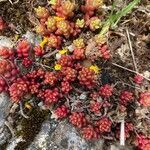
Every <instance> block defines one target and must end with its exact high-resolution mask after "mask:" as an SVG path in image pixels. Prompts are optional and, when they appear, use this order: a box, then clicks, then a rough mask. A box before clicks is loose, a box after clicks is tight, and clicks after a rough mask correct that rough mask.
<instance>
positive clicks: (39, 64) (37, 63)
mask: <svg viewBox="0 0 150 150" xmlns="http://www.w3.org/2000/svg"><path fill="white" fill-rule="evenodd" d="M34 64H35V65H38V66H42V67H43V68H44V67H45V68H49V69H52V68H51V67H50V66H47V65H44V64H41V63H39V62H36V63H34ZM45 68H44V69H45Z"/></svg>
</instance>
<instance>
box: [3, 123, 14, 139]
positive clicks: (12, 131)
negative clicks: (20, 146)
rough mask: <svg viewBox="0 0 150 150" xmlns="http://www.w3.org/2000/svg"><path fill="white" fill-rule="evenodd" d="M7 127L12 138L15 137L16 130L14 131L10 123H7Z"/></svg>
mask: <svg viewBox="0 0 150 150" xmlns="http://www.w3.org/2000/svg"><path fill="white" fill-rule="evenodd" d="M5 125H6V126H7V128H8V129H9V131H10V132H11V134H12V136H15V130H14V129H13V127H12V125H11V124H10V122H8V121H5Z"/></svg>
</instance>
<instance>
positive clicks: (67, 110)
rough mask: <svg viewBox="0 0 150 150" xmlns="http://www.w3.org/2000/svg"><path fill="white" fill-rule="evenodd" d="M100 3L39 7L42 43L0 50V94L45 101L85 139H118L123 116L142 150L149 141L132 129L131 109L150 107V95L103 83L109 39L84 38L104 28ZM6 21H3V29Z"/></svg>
mask: <svg viewBox="0 0 150 150" xmlns="http://www.w3.org/2000/svg"><path fill="white" fill-rule="evenodd" d="M102 3H103V1H102V0H85V3H84V4H83V5H82V6H79V5H77V4H76V3H75V2H72V1H71V0H66V1H61V0H55V1H50V6H49V7H50V8H48V7H47V8H45V7H41V6H39V7H38V8H36V9H35V13H36V17H37V18H38V20H39V24H37V26H36V27H35V29H36V33H37V34H40V36H41V38H42V41H40V42H39V43H38V44H37V43H36V44H33V43H32V44H31V43H30V42H29V41H27V39H25V38H24V39H20V40H19V41H18V42H17V43H16V46H14V48H13V49H8V48H6V47H0V66H1V67H0V92H4V91H6V92H8V93H9V95H10V97H11V100H12V101H13V102H16V103H17V102H19V101H22V102H24V101H28V100H29V99H30V98H32V97H34V100H35V103H39V102H43V104H44V105H45V106H46V108H47V109H49V110H51V111H52V112H53V113H54V114H55V116H56V118H57V119H64V118H68V120H69V122H70V123H71V124H72V125H74V126H75V127H77V128H78V130H79V131H80V133H81V135H82V136H83V137H84V138H85V139H87V140H96V139H99V138H106V139H107V138H109V137H110V136H112V138H114V139H119V137H120V127H119V126H118V124H119V123H118V121H116V118H117V117H118V115H122V114H123V115H125V121H126V123H125V139H126V140H127V139H128V138H130V133H131V131H132V132H133V134H134V135H135V136H136V134H139V135H138V137H137V142H136V143H137V144H136V145H137V146H138V147H139V148H140V149H142V150H144V148H145V147H144V146H146V147H148V148H149V145H150V144H149V143H150V140H149V138H148V137H146V135H142V134H141V133H140V132H138V133H137V131H136V130H135V129H134V128H133V126H134V123H133V122H132V120H131V119H130V118H131V115H132V114H131V113H128V106H129V104H131V105H132V103H134V102H135V107H136V106H140V107H146V108H148V107H150V92H143V93H140V94H139V97H137V94H134V91H130V89H128V90H127V89H122V90H121V91H120V89H117V86H114V85H113V84H112V83H111V82H107V83H104V82H103V81H102V76H101V74H100V73H101V71H102V72H103V70H105V68H102V69H100V65H101V63H100V62H102V61H103V59H104V60H105V61H109V59H110V58H111V55H110V50H109V47H108V45H107V43H106V40H105V38H104V37H103V36H102V35H100V34H98V35H96V36H94V38H93V39H94V40H93V39H92V40H90V38H89V39H86V38H83V37H82V34H80V33H84V32H87V31H89V30H90V32H91V33H93V34H96V31H97V30H98V29H100V28H101V20H100V18H99V17H98V16H96V12H97V11H98V9H99V8H100V7H101V5H102ZM78 10H81V11H78ZM78 12H80V13H79V15H78ZM2 23H3V22H2V19H1V18H0V30H1V29H2V28H3V27H2ZM83 29H85V30H83ZM85 34H86V33H85ZM85 39H86V40H85ZM67 40H68V41H69V44H67ZM70 43H71V44H70ZM55 51H56V52H57V53H56V57H53V56H52V55H53V54H52V53H53V52H55ZM19 71H20V72H19ZM142 80H143V78H142V77H141V76H135V78H134V81H135V82H136V83H137V84H141V83H142ZM132 109H133V108H132ZM118 110H119V111H118ZM116 111H118V113H119V114H118V113H116ZM129 111H130V110H129ZM133 115H134V113H133ZM128 120H130V121H131V122H130V123H129V121H128ZM134 131H136V132H134ZM143 143H145V144H143ZM145 150H146V149H145Z"/></svg>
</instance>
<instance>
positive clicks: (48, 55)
mask: <svg viewBox="0 0 150 150" xmlns="http://www.w3.org/2000/svg"><path fill="white" fill-rule="evenodd" d="M58 51H59V50H57V49H56V50H54V51H53V52H50V53H47V54H45V55H44V56H43V58H48V57H50V56H52V55H54V54H56V53H57V52H58Z"/></svg>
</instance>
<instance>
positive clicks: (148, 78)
mask: <svg viewBox="0 0 150 150" xmlns="http://www.w3.org/2000/svg"><path fill="white" fill-rule="evenodd" d="M112 65H114V66H117V67H119V68H122V69H124V70H127V71H130V72H132V73H135V74H138V75H140V76H142V77H143V78H144V79H146V80H148V81H150V79H149V78H147V77H145V76H143V75H142V74H140V73H138V72H136V71H134V70H131V69H128V68H126V67H123V66H120V65H118V64H116V63H112Z"/></svg>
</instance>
